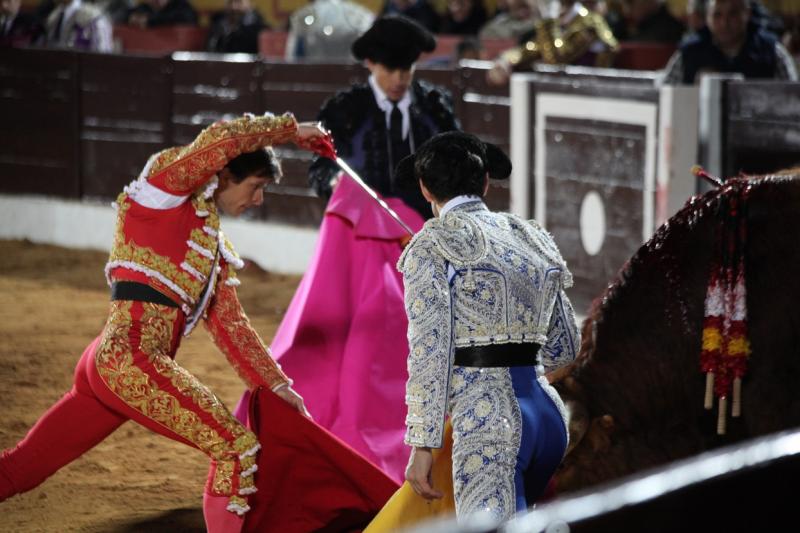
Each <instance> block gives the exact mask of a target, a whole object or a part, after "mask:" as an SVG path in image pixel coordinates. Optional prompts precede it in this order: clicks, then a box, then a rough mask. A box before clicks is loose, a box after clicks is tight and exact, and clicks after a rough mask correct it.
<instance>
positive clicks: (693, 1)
mask: <svg viewBox="0 0 800 533" xmlns="http://www.w3.org/2000/svg"><path fill="white" fill-rule="evenodd" d="M707 3H708V2H707V0H688V1H687V2H686V26H687V33H688V35H687V37H688V36H691V35H693V34H695V33H697V32H698V31H700V30H702V29H703V28H705V27H706V4H707Z"/></svg>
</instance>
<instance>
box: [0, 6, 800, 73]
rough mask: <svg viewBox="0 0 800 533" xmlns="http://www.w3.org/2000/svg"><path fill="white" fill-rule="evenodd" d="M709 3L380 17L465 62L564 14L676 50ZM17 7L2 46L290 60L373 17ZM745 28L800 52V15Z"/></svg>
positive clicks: (698, 26)
mask: <svg viewBox="0 0 800 533" xmlns="http://www.w3.org/2000/svg"><path fill="white" fill-rule="evenodd" d="M724 1H725V2H728V1H729V0H724ZM737 1H740V2H741V3H742V5H746V2H747V0H737ZM708 2H714V0H687V3H686V10H685V12H684V13H673V12H672V11H671V10H670V9H669V8H668V6H667V5H666V4H665V2H664V0H583V1H582V2H580V3H579V2H574V1H572V0H561V1H559V0H497V1H496V3H493V5H492V6H491V10H490V9H489V8H487V5H484V3H483V2H482V1H481V0H446V3H444V4H442V5H443V6H444V10H443V11H441V10H437V9H436V8H435V7H434V5H433V4H431V3H429V2H428V0H386V1H385V4H384V5H383V8H382V10H381V13H378V14H402V15H405V16H407V17H409V18H412V19H414V20H416V21H417V22H419V23H420V24H421V25H422V26H424V27H425V28H427V29H429V30H430V31H432V32H435V33H438V34H448V35H458V36H462V40H461V43H460V44H459V45H458V46H457V47H456V51H455V56H454V58H448V59H450V60H452V59H455V60H458V59H461V58H474V57H483V56H482V52H481V42H482V41H485V40H486V39H506V40H513V41H516V42H518V43H519V44H520V45H522V46H526V43H531V42H533V39H534V38H535V35H536V31H537V24H539V23H540V22H541V21H542V20H543V19H547V18H549V17H554V18H558V17H559V16H562V18H563V17H564V16H566V15H564V13H569V12H570V11H571V12H573V13H575V12H580V10H585V11H588V12H589V13H591V14H593V15H595V14H596V15H597V16H599V17H601V18H602V20H603V21H604V22H605V24H606V25H607V28H608V29H609V30H610V32H611V33H610V36H611V37H613V40H615V41H618V42H627V41H633V42H650V43H665V44H670V45H674V46H675V47H676V49H679V47H680V46H683V45H685V44H686V43H687V42H688V41H690V40H692V39H695V40H696V39H697V36H698V35H699V36H703V35H704V33H703V32H708V31H709V30H708V28H707V22H708V20H709V19H708V17H707V13H706V7H707V3H708ZM715 3H719V2H715ZM20 4H21V0H0V6H1V7H2V10H1V11H0V30H1V31H0V46H29V45H38V46H49V47H62V48H76V49H83V50H92V51H101V52H108V51H113V50H114V39H113V29H114V27H115V26H119V25H127V26H132V27H139V28H159V27H165V26H173V25H190V26H195V25H204V26H207V27H208V37H207V42H206V48H207V50H208V51H211V52H221V53H234V52H244V53H258V46H259V44H258V38H259V34H260V33H261V32H262V31H263V30H265V29H273V30H281V31H286V30H288V31H289V39H288V40H287V52H286V57H287V59H295V58H301V57H309V58H321V59H325V58H326V57H327V58H330V59H347V58H348V51H349V44H348V43H350V42H352V41H353V40H354V39H355V38H356V37H357V36H358V35H359V34H360V33H362V32H363V31H364V30H365V29H366V28H368V27H369V25H370V24H371V23H372V21H373V20H374V17H375V16H376V14H374V13H372V12H371V11H370V10H368V9H366V8H365V7H363V6H362V5H360V4H358V3H356V2H354V1H352V0H312V2H310V3H309V4H308V5H306V6H304V7H302V8H300V9H299V10H298V11H297V12H296V13H295V14H294V15H293V16H291V17H289V19H288V21H287V23H286V24H287V25H286V27H272V28H271V27H270V24H269V23H268V22H266V21H265V18H264V17H263V16H262V15H261V14H260V13H259V11H258V9H256V8H254V6H253V5H252V4H251V0H226V1H225V7H224V9H222V10H220V11H219V12H216V13H202V14H199V13H198V12H197V10H196V9H195V8H194V7H193V6H192V3H191V1H190V0H96V1H94V2H91V1H89V0H41V2H40V3H39V5H38V6H37V7H36V8H35V9H31V10H27V11H26V10H24V9H20ZM554 6H558V7H554ZM559 8H560V9H561V15H559V11H558V9H559ZM746 25H747V28H748V32H753V31H757V32H758V34H759V35H763V36H765V38H767V39H772V40H774V41H775V42H776V43H782V46H781V47H780V48H781V50H784V51H786V55H787V56H789V55H794V56H798V55H800V18H798V17H797V16H788V17H783V16H780V15H779V14H775V13H770V12H769V11H768V10H767V9H766V8H765V7H764V4H763V3H762V2H761V1H760V0H750V3H749V16H748V19H747V21H746ZM601 33H602V32H601ZM748 35H749V34H748ZM711 37H713V35H712V36H711ZM336 38H339V39H338V41H337V40H336ZM527 46H529V47H530V46H531V45H530V44H527ZM770 46H771V45H770ZM317 50H321V52H318V51H317ZM781 50H779V51H778V56H781V54H782V53H783V52H782V51H781ZM315 54H322V55H315ZM325 54H328V55H327V56H325ZM781 57H782V56H781ZM671 66H672V67H674V66H675V65H672V64H671ZM681 72H682V71H681ZM673 77H674V78H675V79H677V78H679V77H680V78H681V79H684V78H686V76H683V74H682V73H673ZM790 79H792V78H791V77H790Z"/></svg>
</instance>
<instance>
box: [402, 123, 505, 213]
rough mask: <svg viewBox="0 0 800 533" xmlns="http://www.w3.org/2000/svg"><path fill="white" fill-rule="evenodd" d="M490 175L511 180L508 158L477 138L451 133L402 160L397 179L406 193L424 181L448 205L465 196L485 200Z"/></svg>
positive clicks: (441, 134)
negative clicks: (487, 176) (487, 178)
mask: <svg viewBox="0 0 800 533" xmlns="http://www.w3.org/2000/svg"><path fill="white" fill-rule="evenodd" d="M487 173H488V175H489V177H490V178H492V179H499V180H502V179H506V178H508V176H510V175H511V161H510V160H509V159H508V156H507V155H506V154H505V153H503V151H502V150H501V149H500V148H498V147H497V146H495V145H493V144H489V143H485V142H483V141H481V140H480V139H478V138H477V137H475V136H474V135H470V134H469V133H464V132H460V131H449V132H446V133H440V134H438V135H435V136H433V137H431V138H430V139H429V140H428V141H427V142H425V143H424V144H422V146H420V147H419V149H418V150H417V151H416V153H414V154H412V155H410V156H408V157H406V158H404V159H403V160H401V161H400V163H399V164H398V165H397V170H396V171H395V177H396V178H395V179H396V183H397V185H398V187H400V188H404V189H405V188H408V187H418V185H417V183H418V181H419V180H421V181H422V183H424V184H425V187H426V188H427V189H428V190H429V191H430V192H431V194H433V195H434V196H435V197H436V199H437V200H439V201H445V200H449V199H451V198H455V197H456V196H459V195H462V194H474V195H477V196H483V186H484V180H485V178H486V175H487Z"/></svg>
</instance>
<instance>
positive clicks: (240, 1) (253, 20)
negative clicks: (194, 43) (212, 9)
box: [206, 0, 266, 54]
mask: <svg viewBox="0 0 800 533" xmlns="http://www.w3.org/2000/svg"><path fill="white" fill-rule="evenodd" d="M265 28H266V25H265V24H264V19H263V18H261V14H259V12H258V10H256V9H254V8H253V7H252V6H251V5H250V0H227V1H226V3H225V9H224V10H223V11H220V12H219V13H216V14H215V15H214V16H213V17H212V18H211V29H210V30H209V32H208V43H207V44H206V49H207V50H208V51H209V52H220V53H225V54H233V53H245V54H257V53H258V34H259V33H261V30H263V29H265Z"/></svg>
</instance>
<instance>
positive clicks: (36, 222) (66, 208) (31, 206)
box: [0, 195, 319, 274]
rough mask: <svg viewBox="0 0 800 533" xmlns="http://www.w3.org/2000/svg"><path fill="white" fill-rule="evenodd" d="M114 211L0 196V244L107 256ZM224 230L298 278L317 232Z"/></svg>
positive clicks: (244, 248) (246, 224)
mask: <svg viewBox="0 0 800 533" xmlns="http://www.w3.org/2000/svg"><path fill="white" fill-rule="evenodd" d="M115 223H116V212H115V211H114V209H113V208H112V207H111V204H110V203H108V202H88V201H85V202H79V201H70V200H63V199H58V198H47V197H42V196H18V195H0V239H28V240H30V241H32V242H36V243H42V244H54V245H57V246H64V247H67V248H84V249H93V250H103V251H107V250H109V248H110V247H111V242H112V240H113V233H114V225H115ZM221 226H222V231H223V232H225V234H226V235H227V236H228V237H229V238H230V240H231V242H233V244H234V246H235V247H236V251H237V252H239V255H241V256H242V257H245V258H247V259H251V260H253V261H254V262H255V263H256V264H258V266H260V267H261V268H263V269H265V270H269V271H270V272H277V273H282V274H302V273H303V272H305V269H306V267H307V266H308V263H309V261H310V259H311V255H312V254H313V252H314V246H315V245H316V241H317V235H318V233H319V232H318V231H317V230H316V229H309V228H301V227H297V226H290V225H287V224H275V223H266V222H259V221H248V220H234V219H230V218H227V217H223V218H222V222H221Z"/></svg>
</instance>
